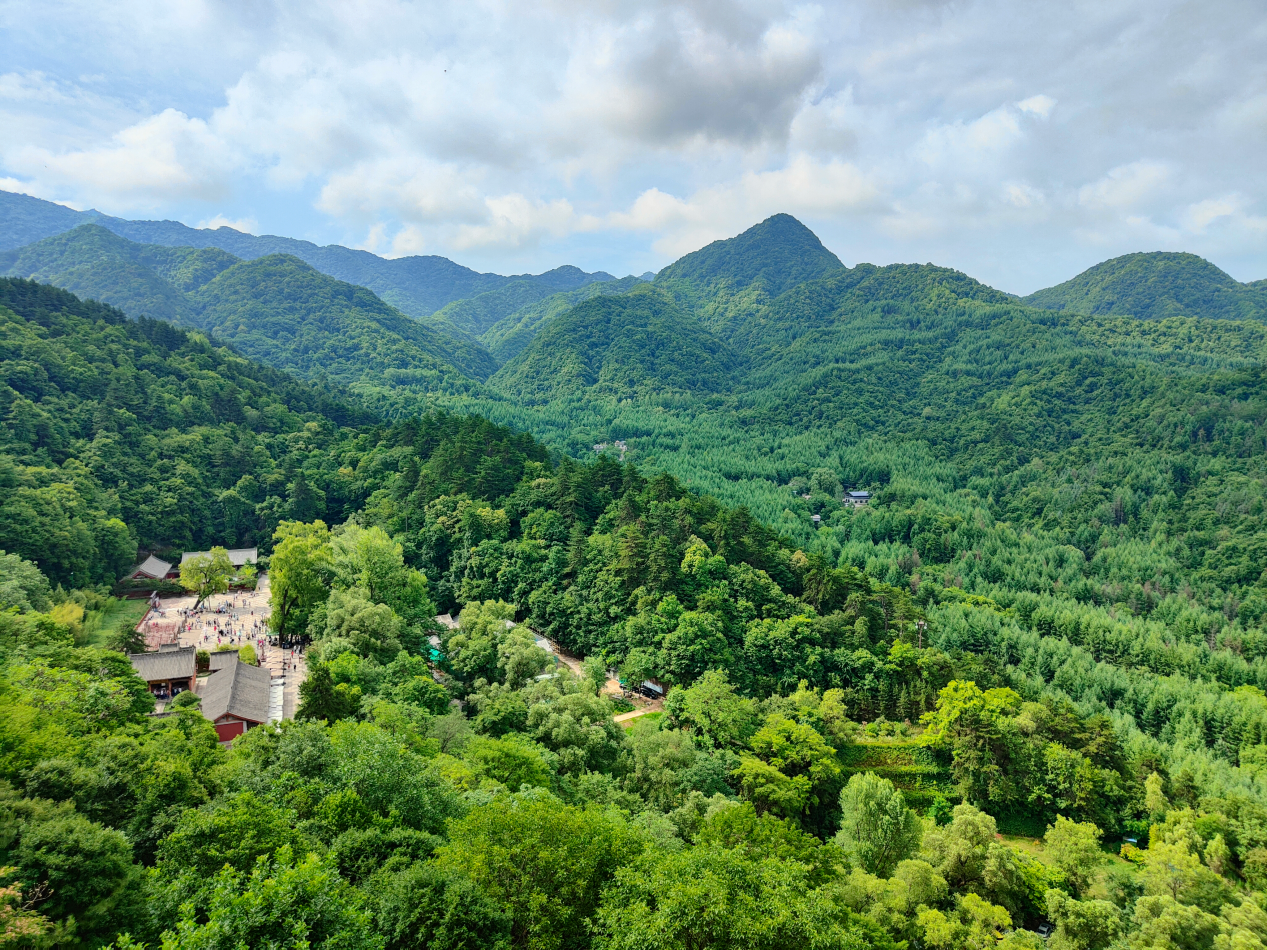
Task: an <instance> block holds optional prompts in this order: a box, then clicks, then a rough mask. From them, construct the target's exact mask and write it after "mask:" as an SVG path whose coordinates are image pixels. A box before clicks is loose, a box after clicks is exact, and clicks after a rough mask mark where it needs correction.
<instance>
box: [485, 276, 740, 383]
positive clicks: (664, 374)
mask: <svg viewBox="0 0 1267 950" xmlns="http://www.w3.org/2000/svg"><path fill="white" fill-rule="evenodd" d="M733 372H734V358H733V356H732V355H731V354H730V352H729V350H728V348H727V347H726V345H725V344H724V343H722V342H721V341H720V340H718V339H716V338H715V337H713V336H712V335H711V334H710V333H709V332H708V331H707V330H705V329H704V328H703V327H702V326H700V325H699V324H698V323H697V322H696V321H695V320H694V318H692V317H691V316H689V315H688V314H685V313H683V312H682V311H681V310H680V309H679V308H678V307H677V306H676V305H675V304H674V303H673V301H672V299H671V298H670V297H669V296H668V295H666V294H663V293H661V292H659V291H657V290H655V289H653V288H652V287H638V288H635V289H634V290H632V291H630V292H629V293H627V294H622V295H620V296H608V297H594V298H592V299H590V300H587V301H584V302H583V303H580V304H578V305H577V306H576V307H574V308H573V309H571V310H569V311H567V312H566V313H564V314H562V315H561V316H558V317H555V318H554V319H553V320H552V321H551V322H550V323H548V324H547V325H546V326H545V328H544V329H543V330H542V331H541V332H540V333H538V334H537V336H536V338H535V339H534V340H533V342H532V343H531V345H530V346H529V347H528V348H527V349H526V350H524V352H522V353H521V354H520V355H519V356H517V357H515V358H514V359H513V360H511V361H510V362H509V363H507V364H506V365H505V366H504V367H502V368H501V369H500V370H498V372H497V374H496V375H495V376H494V377H493V378H492V379H491V380H490V381H489V384H490V385H491V386H493V387H494V388H496V389H498V390H499V391H501V392H503V393H506V394H508V395H512V396H514V397H516V398H519V399H522V400H526V401H547V400H550V399H559V398H567V397H573V396H590V395H597V396H603V397H607V398H612V399H628V398H635V397H657V396H663V395H667V394H671V393H699V394H703V393H710V392H721V391H723V390H725V389H727V388H728V387H729V386H730V385H731V383H732V375H733Z"/></svg>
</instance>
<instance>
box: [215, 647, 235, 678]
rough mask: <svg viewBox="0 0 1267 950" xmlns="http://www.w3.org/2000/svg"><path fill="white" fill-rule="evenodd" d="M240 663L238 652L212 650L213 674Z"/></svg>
mask: <svg viewBox="0 0 1267 950" xmlns="http://www.w3.org/2000/svg"><path fill="white" fill-rule="evenodd" d="M237 662H238V651H237V650H212V651H211V672H213V673H214V672H215V671H216V670H223V669H224V668H225V667H229V666H232V665H233V664H234V663H237Z"/></svg>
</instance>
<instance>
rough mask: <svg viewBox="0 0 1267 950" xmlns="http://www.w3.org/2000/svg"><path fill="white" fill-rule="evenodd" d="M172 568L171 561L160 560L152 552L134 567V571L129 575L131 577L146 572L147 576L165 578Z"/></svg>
mask: <svg viewBox="0 0 1267 950" xmlns="http://www.w3.org/2000/svg"><path fill="white" fill-rule="evenodd" d="M171 569H172V566H171V565H170V564H169V563H167V562H166V561H160V560H159V559H158V558H156V557H155V556H154V555H153V554H151V555H150V556H149V557H147V558H146V559H145V560H144V561H142V562H141V563H140V564H138V565H137V566H136V567H134V568H132V573H131V574H129V575H128V576H129V577H131V576H133V575H135V574H144V575H145V576H146V577H155V578H163V577H166V576H167V572H168V571H170V570H171Z"/></svg>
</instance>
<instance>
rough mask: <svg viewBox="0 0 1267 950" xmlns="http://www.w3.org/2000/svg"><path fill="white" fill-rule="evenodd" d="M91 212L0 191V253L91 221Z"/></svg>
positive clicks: (92, 213) (92, 214)
mask: <svg viewBox="0 0 1267 950" xmlns="http://www.w3.org/2000/svg"><path fill="white" fill-rule="evenodd" d="M94 214H95V212H84V211H76V210H74V209H73V208H67V207H66V206H65V205H59V204H54V203H53V202H51V201H42V200H41V199H39V198H32V197H31V196H30V195H18V194H14V193H13V192H11V191H0V251H9V250H14V249H15V248H19V247H25V246H26V245H27V244H34V243H35V242H36V241H41V240H43V239H44V238H46V237H52V236H53V235H54V234H61V233H62V232H63V231H69V230H70V229H71V228H76V227H79V225H81V224H84V223H85V222H87V221H91V220H92V218H93V216H94Z"/></svg>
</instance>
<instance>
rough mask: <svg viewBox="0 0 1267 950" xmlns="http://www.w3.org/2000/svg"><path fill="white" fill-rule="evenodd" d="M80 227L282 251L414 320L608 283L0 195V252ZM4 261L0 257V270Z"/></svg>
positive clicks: (569, 273) (253, 252)
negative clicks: (455, 306)
mask: <svg viewBox="0 0 1267 950" xmlns="http://www.w3.org/2000/svg"><path fill="white" fill-rule="evenodd" d="M85 223H95V224H99V225H100V226H101V227H104V228H106V229H107V230H110V231H113V232H114V233H115V234H117V235H119V236H120V237H124V238H127V239H128V240H129V241H133V242H136V243H137V244H151V245H164V246H166V247H171V248H200V249H209V248H218V249H221V250H223V251H227V252H229V253H230V254H232V255H234V256H235V257H237V258H239V259H242V260H253V259H255V258H257V257H266V256H268V255H270V254H288V255H291V256H294V257H297V258H299V259H300V260H302V261H304V262H305V263H307V264H309V265H310V266H312V267H314V268H316V269H317V270H319V271H320V272H321V273H323V274H328V275H330V276H331V277H334V278H335V279H337V280H343V281H347V282H348V283H352V284H358V285H360V286H362V287H367V288H369V289H370V290H372V291H373V292H374V293H376V294H378V295H379V296H380V297H381V298H382V299H383V300H385V301H387V303H389V304H391V305H392V306H393V307H396V308H398V309H400V310H401V311H403V312H404V313H407V314H409V316H411V317H415V318H420V317H425V316H427V315H428V314H431V313H433V312H434V311H436V310H439V309H440V308H441V307H443V306H444V305H445V304H447V303H449V302H450V301H452V300H461V299H463V298H467V297H474V296H476V295H478V294H482V293H484V292H485V291H489V290H496V289H497V288H499V287H503V286H505V285H506V284H508V283H510V282H512V281H515V280H526V281H530V282H537V283H540V284H541V285H542V286H543V287H545V288H547V292H548V293H555V292H558V291H563V290H573V289H575V288H577V287H580V286H581V285H583V284H585V283H586V282H588V281H591V280H611V279H612V277H611V275H610V274H604V273H602V272H601V271H600V272H598V273H596V274H586V273H585V272H583V271H581V270H579V269H578V268H575V267H570V266H564V267H557V268H555V269H554V270H552V271H547V272H546V273H544V274H539V275H537V276H535V277H534V276H532V275H528V274H524V275H521V276H519V277H502V276H500V275H498V274H479V273H476V272H475V271H473V270H470V269H469V268H466V267H463V266H462V265H460V264H455V263H454V262H453V261H450V260H448V259H446V258H443V257H436V256H434V255H428V256H411V257H401V258H397V259H395V260H386V259H384V258H381V257H378V256H377V255H375V254H371V253H369V252H368V251H356V250H352V249H351V248H346V247H340V246H339V245H337V244H331V245H327V246H325V247H318V246H317V245H316V244H313V243H311V242H309V241H300V240H296V239H294V238H286V237H278V236H277V235H272V234H266V235H259V236H257V235H254V234H243V233H242V232H241V231H235V230H234V229H233V228H229V227H220V228H215V229H210V228H202V229H195V228H190V227H186V226H185V225H183V224H180V223H179V222H176V221H125V220H123V219H122V218H112V217H110V216H109V215H103V214H100V213H99V212H96V211H87V212H79V211H73V210H71V209H70V208H66V207H64V206H62V205H58V204H54V203H53V202H51V201H41V200H40V199H38V198H31V197H28V196H26V195H15V194H12V193H10V192H0V253H2V252H3V251H4V250H6V249H8V248H18V247H22V246H24V245H27V244H30V243H31V242H33V241H38V240H41V239H43V238H45V237H50V236H52V235H56V234H61V233H62V232H64V231H69V230H71V229H72V228H75V227H78V226H79V225H81V224H85ZM4 260H5V258H4V257H3V256H0V267H3V262H4Z"/></svg>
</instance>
